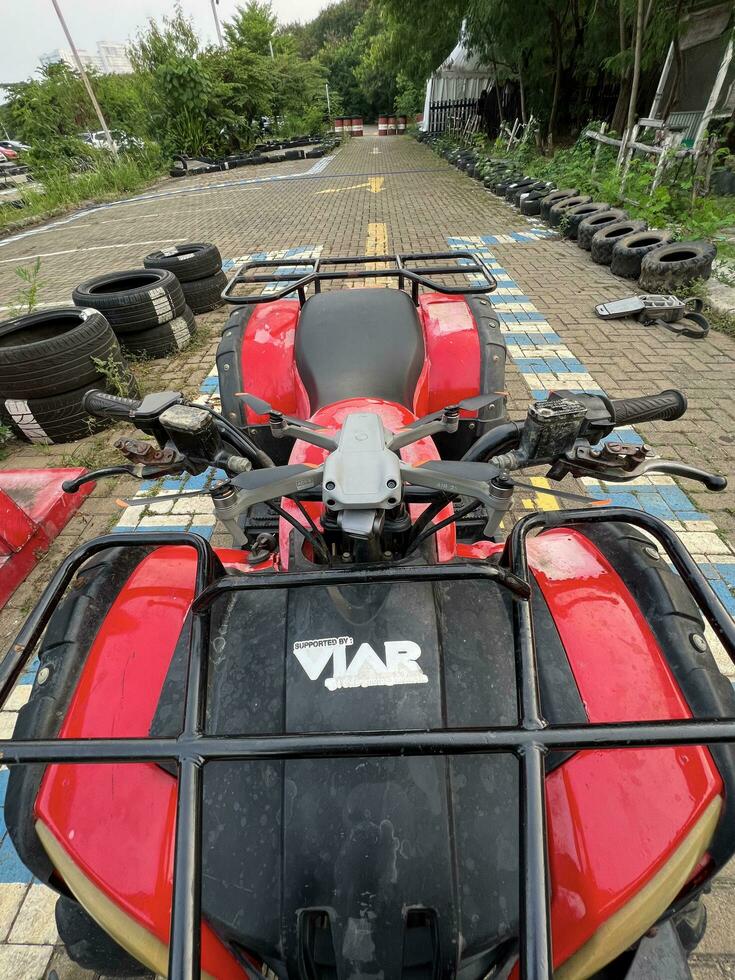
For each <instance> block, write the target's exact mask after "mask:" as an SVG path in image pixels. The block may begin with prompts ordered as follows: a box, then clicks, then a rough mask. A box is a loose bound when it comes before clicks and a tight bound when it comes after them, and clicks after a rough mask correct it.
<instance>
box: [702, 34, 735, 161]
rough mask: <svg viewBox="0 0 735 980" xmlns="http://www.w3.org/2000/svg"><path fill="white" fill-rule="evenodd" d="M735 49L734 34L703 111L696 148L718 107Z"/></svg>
mask: <svg viewBox="0 0 735 980" xmlns="http://www.w3.org/2000/svg"><path fill="white" fill-rule="evenodd" d="M734 51H735V42H734V41H733V38H732V36H731V37H730V40H729V42H728V45H727V47H726V48H725V54H724V55H723V57H722V62H721V63H720V69H719V71H718V72H717V77H716V78H715V81H714V84H713V86H712V91H711V92H710V94H709V99H708V100H707V106H706V108H705V110H704V112H703V113H702V119H701V121H700V123H699V128H698V129H697V135H696V137H695V138H694V146H695V148H696V147H697V146H699V144H700V143H701V142H702V139H703V137H704V134H705V133H706V132H707V127H708V126H709V122H710V119H711V118H712V115H713V113H714V111H715V109H716V108H717V100H718V99H719V97H720V92H721V91H722V86H723V85H724V84H725V78H726V77H727V71H728V68H729V67H730V62H731V61H732V58H733V52H734Z"/></svg>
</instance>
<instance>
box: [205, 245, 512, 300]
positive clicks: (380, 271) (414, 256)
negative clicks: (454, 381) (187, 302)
mask: <svg viewBox="0 0 735 980" xmlns="http://www.w3.org/2000/svg"><path fill="white" fill-rule="evenodd" d="M450 260H451V262H450ZM417 262H418V263H429V262H436V263H444V264H440V265H426V264H424V265H419V266H415V265H414V263H417ZM345 266H360V267H361V268H357V269H354V268H353V269H349V268H345ZM379 266H382V267H384V268H378V267H379ZM258 269H267V270H271V271H270V272H257V271H256V270H258ZM434 276H439V277H440V278H442V279H443V278H445V277H447V276H463V277H464V276H480V277H482V282H480V283H477V282H475V283H469V284H468V283H467V282H466V281H465V282H464V283H463V284H462V285H457V286H453V285H451V284H449V283H446V282H437V281H436V280H435V279H434V278H433V277H434ZM353 279H397V280H398V288H399V289H405V288H406V282H407V281H408V282H410V283H411V298H412V299H413V301H414V303H415V304H416V305H418V301H419V286H423V287H424V288H425V289H431V290H433V291H434V292H437V293H447V294H449V295H474V294H477V293H491V292H493V290H495V289H497V286H498V284H497V282H496V280H495V277H494V276H493V274H492V272H491V271H490V269H489V268H488V266H487V264H486V263H485V262H484V261H483V260H482V258H480V256H478V255H476V254H475V253H474V252H457V251H453V252H411V253H407V254H405V255H401V254H398V253H396V254H395V255H335V256H327V257H324V258H321V257H320V258H315V259H308V258H290V259H254V260H252V261H250V262H245V263H243V265H241V266H240V268H239V269H238V270H237V272H236V273H235V275H234V276H233V277H232V279H230V281H229V282H228V283H227V286H225V288H224V289H223V291H222V298H223V299H224V300H226V301H227V302H228V303H233V304H234V305H236V306H249V305H253V304H255V303H273V302H275V300H279V299H284V298H286V297H287V296H291V295H292V294H293V293H296V294H298V298H299V302H300V303H301V305H302V306H303V305H304V303H305V302H306V290H307V289H308V287H309V286H311V285H312V284H313V286H314V292H315V293H319V292H321V286H322V283H323V282H337V281H342V282H343V281H345V280H353ZM280 283H285V285H284V286H282V287H280V288H276V289H272V290H271V291H270V292H266V293H263V292H260V293H257V294H252V295H247V296H236V295H235V294H234V290H235V289H236V288H237V287H238V286H258V287H263V286H271V287H272V286H276V287H277V286H278V285H279V284H280Z"/></svg>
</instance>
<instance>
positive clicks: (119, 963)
mask: <svg viewBox="0 0 735 980" xmlns="http://www.w3.org/2000/svg"><path fill="white" fill-rule="evenodd" d="M55 917H56V928H57V929H58V931H59V938H60V939H61V941H62V942H63V944H64V946H65V947H66V951H67V953H68V954H69V959H70V960H72V961H73V962H74V963H77V964H78V965H79V966H80V967H82V969H84V970H93V971H94V972H95V973H100V974H103V975H104V976H106V977H152V976H153V974H152V973H151V972H150V970H148V969H147V968H146V967H145V966H143V964H142V963H139V962H138V961H137V960H136V959H134V958H133V957H132V956H131V955H130V953H128V952H126V951H125V950H124V949H123V948H122V946H119V945H118V944H117V943H116V942H115V940H114V939H113V938H112V937H111V936H109V935H108V934H107V933H106V932H105V931H104V929H102V928H101V927H100V926H98V925H97V923H96V922H95V921H94V919H93V918H92V917H91V916H90V915H89V914H88V913H87V912H86V911H85V909H83V908H82V906H81V905H80V904H79V903H78V902H76V901H75V900H74V899H73V898H67V897H66V895H60V896H59V897H58V898H57V900H56V916H55Z"/></svg>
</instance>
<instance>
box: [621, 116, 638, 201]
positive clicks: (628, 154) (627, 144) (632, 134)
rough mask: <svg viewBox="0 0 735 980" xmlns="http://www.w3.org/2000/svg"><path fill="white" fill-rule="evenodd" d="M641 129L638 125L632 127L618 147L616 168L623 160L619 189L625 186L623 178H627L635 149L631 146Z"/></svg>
mask: <svg viewBox="0 0 735 980" xmlns="http://www.w3.org/2000/svg"><path fill="white" fill-rule="evenodd" d="M640 129H641V127H640V126H639V125H638V123H636V124H635V126H633V129H632V130H628V131H626V134H625V136H626V138H625V139H624V140H623V145H622V146H621V147H620V153H619V154H618V166H620V160H621V157H622V160H623V174H622V177H621V180H620V185H621V187H622V186H623V185H624V184H625V178H626V177H627V176H628V170H629V169H630V161H631V160H632V159H633V151H634V150H635V147H634V146H633V144H634V143H635V142H636V141H637V139H638V133H639V132H640Z"/></svg>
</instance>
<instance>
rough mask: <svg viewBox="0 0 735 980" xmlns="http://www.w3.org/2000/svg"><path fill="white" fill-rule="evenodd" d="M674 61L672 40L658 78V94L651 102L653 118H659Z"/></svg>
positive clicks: (650, 114) (651, 116) (650, 113)
mask: <svg viewBox="0 0 735 980" xmlns="http://www.w3.org/2000/svg"><path fill="white" fill-rule="evenodd" d="M673 61H674V42H673V41H672V42H671V44H670V45H669V50H668V53H667V55H666V61H664V66H663V68H662V69H661V77H660V78H659V80H658V87H657V89H656V94H655V95H654V97H653V102H652V103H651V111H650V112H649V113H648V115H649V117H650V118H651V119H658V113H659V109H660V108H661V101H662V99H663V97H664V91H665V89H666V83H667V82H668V80H669V75H670V74H671V65H672V64H673Z"/></svg>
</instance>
